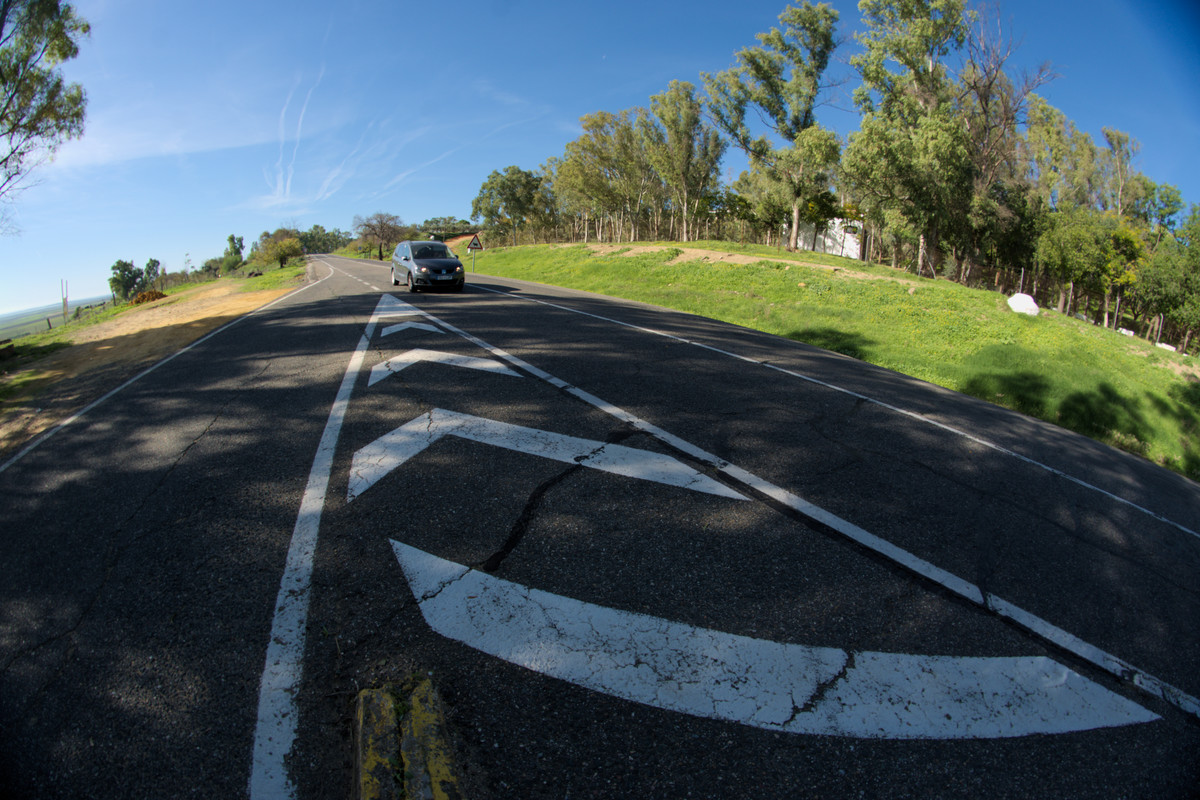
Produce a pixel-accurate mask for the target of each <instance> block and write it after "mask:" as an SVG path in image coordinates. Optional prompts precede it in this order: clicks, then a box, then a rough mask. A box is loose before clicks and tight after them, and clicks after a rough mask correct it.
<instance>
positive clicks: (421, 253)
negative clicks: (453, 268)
mask: <svg viewBox="0 0 1200 800" xmlns="http://www.w3.org/2000/svg"><path fill="white" fill-rule="evenodd" d="M413 258H454V256H453V255H451V253H450V251H449V250H448V249H447V248H446V246H445V245H443V244H415V245H413Z"/></svg>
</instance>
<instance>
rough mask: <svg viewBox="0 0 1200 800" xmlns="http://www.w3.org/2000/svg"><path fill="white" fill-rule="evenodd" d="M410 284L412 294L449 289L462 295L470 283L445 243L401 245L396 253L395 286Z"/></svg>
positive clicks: (394, 260)
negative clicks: (464, 286) (463, 289)
mask: <svg viewBox="0 0 1200 800" xmlns="http://www.w3.org/2000/svg"><path fill="white" fill-rule="evenodd" d="M401 282H403V283H406V284H408V290H409V291H410V292H418V291H420V290H421V289H447V290H449V291H451V292H461V291H462V288H463V284H464V283H465V282H466V273H465V272H464V270H463V265H462V262H461V261H459V260H458V257H457V256H455V255H454V253H453V252H452V251H451V250H450V248H449V247H447V246H446V245H444V244H443V243H441V242H435V241H427V242H401V243H400V244H398V245H396V250H395V252H393V253H392V286H399V285H400V284H401Z"/></svg>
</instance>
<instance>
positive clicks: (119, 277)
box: [108, 260, 145, 301]
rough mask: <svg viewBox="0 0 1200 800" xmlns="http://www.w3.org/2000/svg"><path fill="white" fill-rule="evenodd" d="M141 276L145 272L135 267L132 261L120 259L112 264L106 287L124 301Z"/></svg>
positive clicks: (132, 291) (135, 287)
mask: <svg viewBox="0 0 1200 800" xmlns="http://www.w3.org/2000/svg"><path fill="white" fill-rule="evenodd" d="M143 277H145V273H143V272H142V270H140V269H138V268H137V267H135V266H134V265H133V262H132V261H124V260H120V261H117V263H115V264H113V265H112V277H111V278H109V279H108V287H109V288H110V289H112V293H113V294H114V295H115V296H116V297H117V299H118V300H121V301H125V300H128V299H129V296H130V295H131V294H133V293H134V290H135V289H137V286H138V284H139V283H141V281H142V279H143Z"/></svg>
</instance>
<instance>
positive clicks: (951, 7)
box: [843, 0, 974, 276]
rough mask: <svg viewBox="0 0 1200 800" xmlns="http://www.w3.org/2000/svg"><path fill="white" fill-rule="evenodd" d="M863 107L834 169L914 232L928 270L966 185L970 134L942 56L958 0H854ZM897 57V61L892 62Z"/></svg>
mask: <svg viewBox="0 0 1200 800" xmlns="http://www.w3.org/2000/svg"><path fill="white" fill-rule="evenodd" d="M859 8H860V10H861V11H862V12H863V22H864V23H865V24H866V25H867V30H866V32H865V33H863V34H859V35H858V36H857V37H856V38H857V39H858V41H859V42H860V43H861V44H862V45H863V47H864V51H863V52H862V53H860V54H858V55H856V56H854V57H852V58H851V59H850V63H851V64H853V65H854V66H855V67H856V68H857V69H858V71H859V74H860V75H861V76H862V81H863V83H862V85H861V86H860V87H859V88H858V89H857V90H856V91H855V93H854V100H855V103H856V104H857V105H858V106H859V108H860V109H861V110H862V112H863V122H862V126H861V129H860V132H859V133H858V134H856V135H852V136H851V137H850V144H849V146H848V147H847V152H846V160H845V161H846V163H844V164H843V169H844V171H845V173H846V175H847V177H848V179H849V181H850V182H851V184H852V185H853V186H854V188H855V190H856V192H857V193H858V195H859V199H860V200H862V201H863V203H864V205H865V206H866V210H867V211H868V213H870V214H871V215H872V216H873V217H875V218H876V219H877V220H880V221H881V222H882V223H883V225H884V227H885V229H886V230H888V231H889V233H890V234H891V235H892V236H893V238H903V237H915V238H916V240H917V242H918V244H919V250H918V254H917V269H918V271H920V270H921V269H922V268H923V267H925V266H928V267H929V270H930V272H931V273H932V274H934V275H935V276H936V274H937V272H936V253H937V251H938V245H939V240H940V238H941V235H942V233H943V232H944V231H945V230H946V229H947V228H950V229H951V230H953V228H954V227H955V226H961V225H962V221H963V220H965V218H966V217H967V214H968V211H969V208H970V203H971V196H972V192H973V188H974V186H973V165H972V163H971V140H970V137H969V135H968V131H967V126H966V125H965V124H964V122H963V119H962V118H961V117H960V115H959V113H958V108H957V104H956V101H957V84H956V82H955V80H954V76H953V73H952V72H951V70H950V68H949V66H948V65H947V63H946V58H947V56H949V55H950V54H951V53H954V52H957V51H959V50H960V49H961V48H962V47H963V45H964V43H965V42H966V41H967V36H968V33H969V23H970V21H971V19H972V16H971V14H970V13H969V12H967V11H966V8H965V3H964V1H963V0H862V2H861V3H859ZM893 66H898V67H899V71H893V70H892V67H893Z"/></svg>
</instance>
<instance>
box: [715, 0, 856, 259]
mask: <svg viewBox="0 0 1200 800" xmlns="http://www.w3.org/2000/svg"><path fill="white" fill-rule="evenodd" d="M837 21H838V12H837V11H836V10H834V9H833V8H831V7H830V6H829V5H827V4H826V3H820V4H817V5H814V4H813V3H811V2H808V0H805V2H804V3H803V4H802V5H799V6H789V7H788V8H786V9H784V11H783V13H782V14H780V15H779V22H780V27H778V28H772V29H771V30H770V31H768V32H767V33H760V34H758V37H757V38H758V41H759V45H758V46H757V47H747V48H744V49H742V50H739V51H738V52H737V53H736V54H735V58H736V63H735V64H734V65H733V66H732V67H730V68H729V69H727V70H725V71H723V72H719V73H717V74H716V75H710V74H707V73H706V74H704V76H703V77H704V85H705V89H706V90H707V92H708V108H709V113H710V115H711V116H712V119H713V121H714V122H715V123H716V125H717V127H718V128H720V129H721V131H722V132H723V133H725V134H726V135H727V136H729V137H730V139H732V141H733V143H734V145H735V146H737V147H738V148H740V149H741V150H742V151H743V152H745V153H746V154H747V155H748V156H749V158H750V161H751V164H752V165H754V166H755V167H757V168H758V169H759V170H760V171H761V172H762V173H764V174H765V175H767V176H768V177H770V178H771V179H773V180H774V181H776V182H777V183H778V184H779V186H780V187H782V188H783V189H784V190H785V191H786V192H787V193H788V194H789V195H790V197H789V203H790V206H791V216H792V225H791V230H790V232H789V239H788V247H789V248H790V249H793V250H794V249H796V247H797V242H798V234H799V227H800V219H801V212H802V209H803V208H804V207H805V206H806V204H807V203H808V202H810V201H812V200H814V199H815V198H816V197H817V196H818V195H820V194H821V193H822V192H825V191H828V189H829V186H830V185H831V183H832V176H833V170H834V168H835V167H836V165H837V163H838V158H839V155H840V143H839V142H838V140H837V136H836V135H835V134H834V133H833V132H832V131H829V130H827V129H825V128H822V127H821V126H820V125H818V124H817V119H816V107H817V104H818V102H819V101H820V100H821V97H822V95H823V93H824V91H825V90H826V89H827V88H828V85H827V84H826V83H824V82H823V81H824V80H825V72H826V70H827V69H828V67H829V61H830V59H831V57H832V56H833V53H834V51H835V49H836V48H837V41H836V38H835V32H836V27H837ZM752 108H753V109H755V110H756V111H757V112H758V117H759V118H760V119H761V120H762V122H763V123H764V124H765V126H766V127H767V128H768V129H769V131H770V133H771V134H773V135H774V137H775V139H776V140H777V141H772V139H771V138H770V137H769V136H768V135H761V136H755V134H754V132H753V131H752V130H751V128H750V125H749V124H748V123H747V121H746V116H747V111H748V110H750V109H752Z"/></svg>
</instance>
